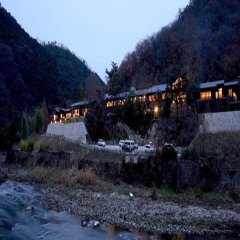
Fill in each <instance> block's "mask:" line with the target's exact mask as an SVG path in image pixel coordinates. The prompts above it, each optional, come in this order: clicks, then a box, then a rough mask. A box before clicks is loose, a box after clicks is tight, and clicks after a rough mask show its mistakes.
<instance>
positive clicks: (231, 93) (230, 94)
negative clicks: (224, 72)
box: [228, 88, 233, 97]
mask: <svg viewBox="0 0 240 240" xmlns="http://www.w3.org/2000/svg"><path fill="white" fill-rule="evenodd" d="M232 95H233V91H232V88H230V89H228V96H231V97H232Z"/></svg>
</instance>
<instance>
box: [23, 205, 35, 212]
mask: <svg viewBox="0 0 240 240" xmlns="http://www.w3.org/2000/svg"><path fill="white" fill-rule="evenodd" d="M32 210H34V207H33V206H31V205H28V206H26V207H25V211H32Z"/></svg>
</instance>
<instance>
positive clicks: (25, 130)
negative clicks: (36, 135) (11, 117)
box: [21, 111, 30, 139]
mask: <svg viewBox="0 0 240 240" xmlns="http://www.w3.org/2000/svg"><path fill="white" fill-rule="evenodd" d="M29 133H30V131H29V123H28V117H27V114H26V112H25V111H24V112H23V114H22V121H21V138H22V139H26V138H27V137H28V136H29Z"/></svg>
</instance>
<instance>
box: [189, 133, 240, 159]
mask: <svg viewBox="0 0 240 240" xmlns="http://www.w3.org/2000/svg"><path fill="white" fill-rule="evenodd" d="M192 146H193V147H192V148H193V149H194V150H195V151H196V152H197V153H198V154H199V155H209V154H216V155H219V156H228V157H230V158H236V157H239V156H240V148H239V146H240V132H219V133H202V134H199V135H198V137H197V138H196V139H195V140H194V141H193V143H192Z"/></svg>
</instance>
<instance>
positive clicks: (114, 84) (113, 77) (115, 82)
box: [106, 62, 121, 95]
mask: <svg viewBox="0 0 240 240" xmlns="http://www.w3.org/2000/svg"><path fill="white" fill-rule="evenodd" d="M106 74H107V78H108V83H107V85H108V89H109V93H110V94H112V95H116V94H118V93H120V92H121V79H120V74H119V68H118V65H117V63H114V62H112V69H111V70H110V71H108V70H107V69H106Z"/></svg>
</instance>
